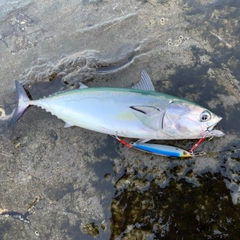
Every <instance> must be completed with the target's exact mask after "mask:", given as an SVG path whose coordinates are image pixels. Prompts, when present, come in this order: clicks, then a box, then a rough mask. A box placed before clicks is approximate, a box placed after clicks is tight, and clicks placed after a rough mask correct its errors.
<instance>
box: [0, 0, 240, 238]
mask: <svg viewBox="0 0 240 240" xmlns="http://www.w3.org/2000/svg"><path fill="white" fill-rule="evenodd" d="M0 7H2V6H1V5H0ZM239 9H240V5H239V3H238V1H234V0H228V1H221V0H217V1H210V0H202V1H188V0H183V1H178V0H171V1H157V0H156V1H155V0H151V1H150V0H149V1H137V0H135V1H120V2H119V1H111V2H108V1H90V0H89V1H75V0H70V1H68V2H67V3H66V2H65V1H58V2H55V1H51V0H49V1H33V0H32V1H21V3H20V2H19V3H18V2H17V1H15V2H14V3H10V2H6V3H5V5H4V11H3V12H2V13H1V15H0V21H1V24H0V51H1V58H0V61H1V64H0V71H1V81H0V120H1V121H0V165H1V168H0V179H1V185H0V193H1V204H0V220H1V222H0V238H1V239H4V240H6V239H159V238H161V237H162V238H167V239H193V238H195V239H220V238H222V239H238V228H239V226H240V222H239V219H240V216H239V210H240V209H239V201H240V195H239V192H240V191H239V181H240V175H239V172H240V165H239V159H240V151H239V149H240V141H239V124H238V121H237V119H239V108H240V105H239V101H240V89H239V76H240V74H239V69H240V68H239V61H240V57H239V49H240V48H239V34H240V31H239ZM142 68H144V69H146V70H147V71H148V73H149V75H150V76H151V78H152V80H153V83H154V86H155V88H156V90H157V91H160V92H165V93H169V94H173V95H176V96H179V97H182V98H185V99H189V100H191V101H194V102H197V103H199V104H200V105H203V106H206V107H207V108H209V109H211V110H212V111H213V112H214V113H216V114H218V115H220V116H222V117H223V120H222V121H221V122H220V123H219V124H218V128H219V129H224V132H225V133H226V136H225V137H224V138H221V139H213V140H211V141H206V142H204V143H203V144H202V145H200V146H199V148H198V151H204V152H206V155H203V156H198V157H194V158H192V159H188V160H179V159H175V158H164V157H160V156H153V155H150V154H143V153H141V152H138V151H136V150H129V149H127V148H126V147H123V146H121V145H120V144H119V143H118V142H117V141H116V140H114V139H112V138H111V137H109V136H105V135H103V134H99V133H95V132H90V131H87V130H84V129H81V128H76V127H73V128H67V129H64V128H63V125H64V123H63V122H62V121H61V120H59V119H57V118H56V117H55V116H52V115H51V114H49V113H46V112H45V111H43V110H41V109H40V108H36V107H31V108H29V109H28V110H27V111H26V113H25V114H24V115H23V117H22V118H21V119H20V120H19V121H18V122H17V124H16V125H15V126H14V127H13V128H11V129H9V128H7V127H6V125H7V120H8V119H9V118H10V116H11V113H12V110H13V109H14V107H15V104H16V97H15V89H14V87H13V86H14V84H13V80H14V79H19V80H20V82H21V83H22V84H23V85H24V87H25V89H26V90H27V91H28V92H29V95H31V97H32V98H33V99H38V98H41V97H43V96H48V95H49V94H53V93H55V92H59V91H64V90H68V89H73V88H77V87H79V85H80V82H83V83H84V84H86V85H88V86H90V87H91V86H94V87H100V86H104V87H105V86H109V87H130V86H131V85H132V84H134V83H136V82H137V81H138V80H139V78H140V72H141V69H142ZM194 143H195V141H193V140H189V141H188V140H184V141H168V142H166V141H165V142H164V144H169V145H174V146H177V147H181V148H186V149H190V148H191V146H192V145H193V144H194Z"/></svg>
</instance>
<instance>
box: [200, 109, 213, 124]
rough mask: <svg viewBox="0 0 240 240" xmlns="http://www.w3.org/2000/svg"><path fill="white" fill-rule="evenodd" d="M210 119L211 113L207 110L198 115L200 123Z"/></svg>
mask: <svg viewBox="0 0 240 240" xmlns="http://www.w3.org/2000/svg"><path fill="white" fill-rule="evenodd" d="M210 119H211V113H210V112H209V111H207V110H205V111H203V112H202V113H201V115H200V121H201V122H206V121H209V120H210Z"/></svg>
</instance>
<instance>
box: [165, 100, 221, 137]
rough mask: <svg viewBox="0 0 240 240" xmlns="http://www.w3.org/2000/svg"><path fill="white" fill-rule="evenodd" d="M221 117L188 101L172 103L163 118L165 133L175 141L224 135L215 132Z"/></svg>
mask: <svg viewBox="0 0 240 240" xmlns="http://www.w3.org/2000/svg"><path fill="white" fill-rule="evenodd" d="M221 119H222V118H221V117H219V116H217V115H216V114H214V113H212V112H211V111H209V110H208V109H206V108H203V107H201V106H199V105H196V104H194V103H191V102H188V101H184V100H183V101H181V100H179V101H172V102H170V103H169V106H168V107H167V109H166V112H165V115H164V118H163V131H164V132H165V134H167V135H170V136H171V137H172V138H173V139H197V138H202V137H204V136H205V137H214V136H217V137H219V136H222V135H224V134H223V133H222V132H221V131H217V130H213V128H214V127H215V126H216V124H217V123H218V122H219V121H221Z"/></svg>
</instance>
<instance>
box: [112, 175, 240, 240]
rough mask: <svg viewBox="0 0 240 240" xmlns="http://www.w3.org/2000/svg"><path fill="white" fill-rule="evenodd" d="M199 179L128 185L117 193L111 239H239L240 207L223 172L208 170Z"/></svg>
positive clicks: (113, 209) (113, 203) (113, 210)
mask: <svg viewBox="0 0 240 240" xmlns="http://www.w3.org/2000/svg"><path fill="white" fill-rule="evenodd" d="M124 177H125V178H126V179H128V178H129V176H127V175H125V176H124ZM139 181H144V179H141V180H139ZM198 181H199V183H200V185H201V187H193V185H192V184H191V183H188V182H186V181H185V180H179V181H177V180H176V179H172V180H171V181H170V182H169V185H168V186H166V187H165V188H161V187H159V186H158V184H157V183H155V182H154V180H153V181H152V182H151V183H150V186H149V188H148V189H147V190H146V191H141V190H139V189H138V188H137V187H128V188H126V189H124V190H123V191H122V192H121V193H119V194H118V193H117V194H116V195H117V196H116V197H115V198H114V199H113V201H112V207H111V211H112V222H111V230H112V235H111V239H160V238H161V237H162V238H164V239H209V238H210V239H238V237H239V231H238V229H239V226H240V207H239V206H238V205H233V203H232V200H231V196H230V194H229V190H228V189H227V188H226V186H225V183H224V181H223V177H222V176H221V174H219V173H215V174H212V173H205V174H203V175H202V176H198ZM147 236H148V237H150V236H151V238H147Z"/></svg>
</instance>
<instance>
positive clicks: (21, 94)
mask: <svg viewBox="0 0 240 240" xmlns="http://www.w3.org/2000/svg"><path fill="white" fill-rule="evenodd" d="M15 86H16V93H17V98H18V103H17V106H16V108H15V111H14V114H13V116H12V118H11V119H10V121H9V123H8V126H9V127H10V126H12V125H13V124H14V123H15V122H16V121H17V120H18V119H19V118H20V117H21V116H22V114H23V113H24V111H25V110H26V109H27V107H28V106H29V101H30V99H29V98H28V96H27V94H26V92H25V90H24V88H23V87H22V85H21V84H20V83H19V81H17V80H15Z"/></svg>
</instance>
